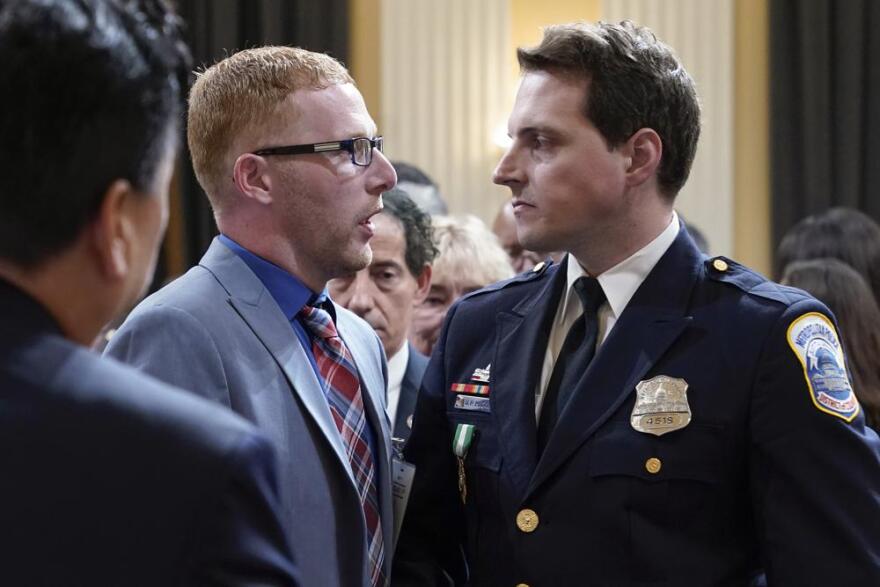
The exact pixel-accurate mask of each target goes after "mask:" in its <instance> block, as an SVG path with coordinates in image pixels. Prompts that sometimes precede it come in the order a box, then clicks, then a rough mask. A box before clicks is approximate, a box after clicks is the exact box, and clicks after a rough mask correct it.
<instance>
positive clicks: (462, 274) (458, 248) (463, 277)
mask: <svg viewBox="0 0 880 587" xmlns="http://www.w3.org/2000/svg"><path fill="white" fill-rule="evenodd" d="M432 224H433V226H434V243H435V245H436V246H437V250H438V253H437V257H436V258H435V260H434V267H433V275H432V277H431V289H430V291H429V292H428V297H427V298H426V299H425V301H424V302H422V303H421V304H420V305H419V306H418V307H416V309H415V312H414V314H413V322H412V328H411V330H410V342H412V344H413V345H414V346H415V347H416V348H417V349H418V351H419V352H420V353H423V354H425V355H430V354H431V351H432V350H433V348H434V343H435V342H437V337H438V336H439V335H440V328H441V326H442V325H443V319H444V318H445V317H446V311H447V310H449V307H450V306H451V305H452V303H453V302H454V301H456V300H457V299H458V298H460V297H461V296H463V295H465V294H467V293H470V292H472V291H475V290H478V289H480V288H482V287H485V286H487V285H489V284H490V283H494V282H496V281H501V280H502V279H508V278H510V277H513V274H514V273H513V267H512V266H511V264H510V258H509V257H508V256H507V253H506V252H505V251H504V249H502V248H501V245H500V244H499V242H498V238H497V237H496V236H495V235H494V234H493V233H492V232H491V231H490V230H489V229H488V228H487V227H486V225H485V224H484V223H483V222H482V221H481V220H480V219H479V218H477V217H476V216H470V215H467V216H460V217H455V216H434V217H433V218H432Z"/></svg>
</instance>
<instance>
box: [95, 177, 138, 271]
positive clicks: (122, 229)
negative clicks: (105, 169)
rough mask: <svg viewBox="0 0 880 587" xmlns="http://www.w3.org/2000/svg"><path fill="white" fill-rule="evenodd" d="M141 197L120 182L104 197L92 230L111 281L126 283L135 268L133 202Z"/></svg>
mask: <svg viewBox="0 0 880 587" xmlns="http://www.w3.org/2000/svg"><path fill="white" fill-rule="evenodd" d="M136 197H139V196H138V194H136V193H135V192H134V189H133V188H132V186H131V184H130V183H129V182H128V181H127V180H124V179H117V180H116V181H114V182H113V183H112V184H110V187H109V188H107V191H106V192H105V193H104V199H103V200H102V201H101V206H100V207H99V208H98V214H97V216H96V217H95V219H94V221H93V222H92V224H91V225H90V228H89V229H88V230H89V231H90V234H91V241H92V248H93V250H94V252H95V255H96V258H97V259H98V263H99V269H100V271H101V273H103V274H104V276H105V277H107V278H108V279H110V280H113V281H117V280H120V279H123V278H124V277H125V276H126V275H127V273H128V270H129V267H130V265H131V257H132V251H133V249H134V247H135V246H136V243H135V226H134V222H135V219H134V218H132V217H131V214H132V210H133V209H132V208H131V207H129V206H127V203H128V201H129V199H130V198H136Z"/></svg>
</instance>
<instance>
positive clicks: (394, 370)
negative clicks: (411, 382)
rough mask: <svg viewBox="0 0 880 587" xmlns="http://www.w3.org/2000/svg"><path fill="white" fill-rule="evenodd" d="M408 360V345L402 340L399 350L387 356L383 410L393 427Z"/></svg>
mask: <svg viewBox="0 0 880 587" xmlns="http://www.w3.org/2000/svg"><path fill="white" fill-rule="evenodd" d="M408 362H409V345H408V344H406V341H405V340H404V341H403V346H402V347H400V350H399V351H397V352H396V353H394V354H393V355H392V356H391V357H389V358H388V393H387V394H386V395H385V411H386V412H387V413H388V418H390V420H391V427H392V429H393V428H394V418H395V417H396V416H397V404H398V403H399V402H400V385H401V384H402V383H403V376H404V375H405V374H406V364H407V363H408Z"/></svg>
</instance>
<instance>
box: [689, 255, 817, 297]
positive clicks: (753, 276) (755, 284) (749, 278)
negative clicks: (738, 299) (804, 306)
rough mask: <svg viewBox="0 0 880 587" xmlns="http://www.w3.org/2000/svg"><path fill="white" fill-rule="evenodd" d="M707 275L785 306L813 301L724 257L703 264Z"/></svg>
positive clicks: (802, 292) (804, 293)
mask: <svg viewBox="0 0 880 587" xmlns="http://www.w3.org/2000/svg"><path fill="white" fill-rule="evenodd" d="M703 267H704V269H705V272H706V275H707V276H708V277H709V278H710V279H711V280H713V281H717V282H720V283H726V284H730V285H732V286H734V287H737V288H739V289H740V290H742V291H743V292H744V293H746V294H748V295H751V296H755V297H759V298H762V299H765V300H770V301H773V302H776V303H779V304H782V305H783V306H786V307H787V306H791V305H793V304H795V303H797V302H800V301H803V300H808V299H811V296H810V295H809V294H807V293H806V292H804V291H801V290H799V289H797V288H794V287H789V286H786V285H780V284H778V283H776V282H773V281H770V280H769V279H767V278H766V277H764V276H763V275H761V274H760V273H758V272H757V271H754V270H752V269H750V268H748V267H746V266H745V265H742V264H740V263H737V262H736V261H734V260H732V259H730V258H728V257H724V256H717V257H709V258H707V259H706V260H705V261H704V262H703Z"/></svg>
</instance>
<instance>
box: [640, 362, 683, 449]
mask: <svg viewBox="0 0 880 587" xmlns="http://www.w3.org/2000/svg"><path fill="white" fill-rule="evenodd" d="M687 388H688V384H687V381H685V380H684V379H678V378H675V377H669V376H667V375H658V376H657V377H652V378H651V379H648V380H646V381H640V382H639V384H638V385H636V405H635V406H633V411H632V416H630V423H631V424H632V427H633V428H635V429H636V430H638V431H639V432H645V433H648V434H655V435H657V436H662V435H663V434H666V433H667V432H672V431H673V430H679V429H681V428H684V427H685V426H687V425H688V424H690V421H691V407H690V406H689V405H688V399H687Z"/></svg>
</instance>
